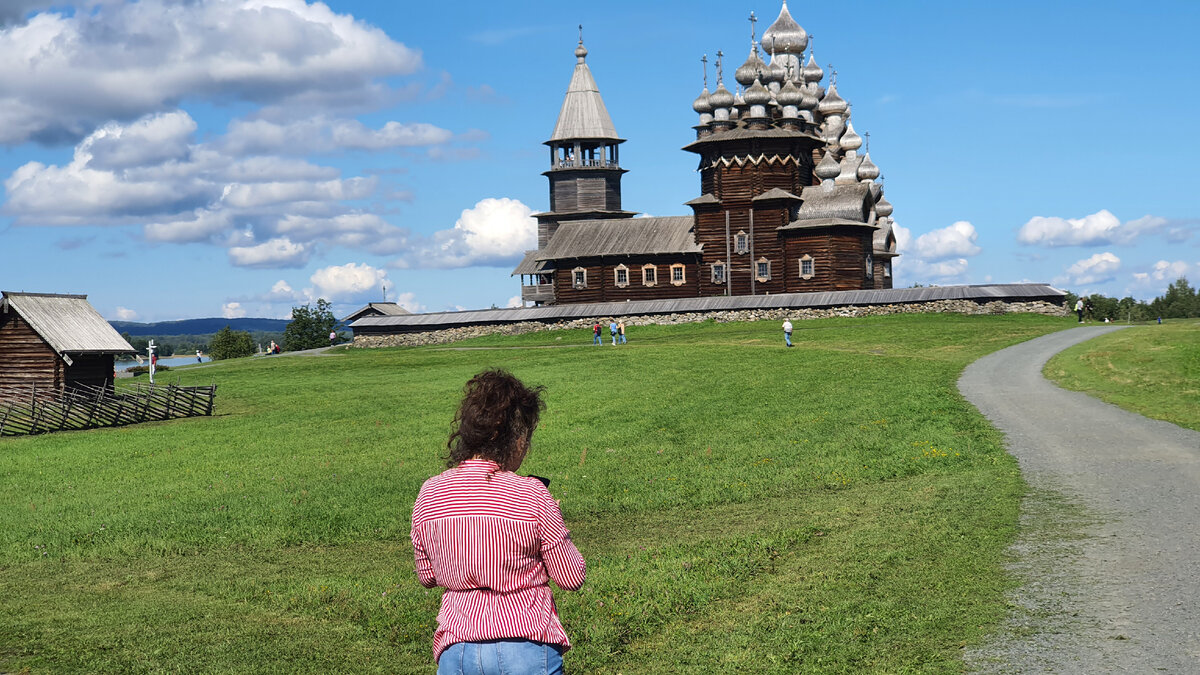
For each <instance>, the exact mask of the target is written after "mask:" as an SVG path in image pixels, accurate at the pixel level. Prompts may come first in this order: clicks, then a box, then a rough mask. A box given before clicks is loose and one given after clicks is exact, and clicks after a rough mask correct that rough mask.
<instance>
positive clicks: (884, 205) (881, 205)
mask: <svg viewBox="0 0 1200 675" xmlns="http://www.w3.org/2000/svg"><path fill="white" fill-rule="evenodd" d="M875 215H877V216H879V217H880V218H887V217H888V216H890V215H892V203H891V202H889V201H888V200H887V197H880V198H879V201H877V202H875Z"/></svg>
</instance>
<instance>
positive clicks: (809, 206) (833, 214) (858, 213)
mask: <svg viewBox="0 0 1200 675" xmlns="http://www.w3.org/2000/svg"><path fill="white" fill-rule="evenodd" d="M802 196H803V199H804V203H803V204H801V205H800V211H799V213H798V214H797V215H796V220H797V221H802V220H816V219H818V218H836V219H839V220H848V221H856V222H859V223H866V222H867V218H868V217H869V216H870V213H871V204H872V202H871V186H870V185H868V184H866V183H855V184H854V185H838V186H836V187H835V188H834V189H833V190H827V189H825V186H823V185H810V186H808V187H806V188H804V192H803V194H802Z"/></svg>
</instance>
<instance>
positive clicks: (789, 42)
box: [762, 0, 808, 55]
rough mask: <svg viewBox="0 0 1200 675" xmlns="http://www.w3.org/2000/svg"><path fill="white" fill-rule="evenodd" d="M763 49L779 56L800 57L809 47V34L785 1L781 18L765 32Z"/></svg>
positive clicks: (780, 13) (781, 10)
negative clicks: (791, 55) (792, 55)
mask: <svg viewBox="0 0 1200 675" xmlns="http://www.w3.org/2000/svg"><path fill="white" fill-rule="evenodd" d="M762 43H763V47H764V48H765V49H767V50H768V51H774V52H777V53H779V54H794V55H800V54H803V53H804V49H805V48H806V47H808V33H807V32H806V31H805V30H804V29H803V28H801V27H800V24H798V23H796V20H795V19H793V18H792V15H791V13H790V12H788V8H787V0H784V3H783V8H782V9H780V10H779V18H778V19H775V23H773V24H771V27H770V28H768V29H767V30H766V31H765V32H763V39H762Z"/></svg>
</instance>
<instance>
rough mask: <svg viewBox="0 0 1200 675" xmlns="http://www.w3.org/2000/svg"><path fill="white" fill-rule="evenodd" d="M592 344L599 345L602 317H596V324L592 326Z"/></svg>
mask: <svg viewBox="0 0 1200 675" xmlns="http://www.w3.org/2000/svg"><path fill="white" fill-rule="evenodd" d="M592 344H594V345H598V344H601V342H600V319H596V325H594V326H592Z"/></svg>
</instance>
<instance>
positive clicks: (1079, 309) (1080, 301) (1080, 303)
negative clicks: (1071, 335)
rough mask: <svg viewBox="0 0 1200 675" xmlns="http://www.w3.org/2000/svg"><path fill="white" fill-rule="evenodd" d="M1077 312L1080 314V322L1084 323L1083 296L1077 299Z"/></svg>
mask: <svg viewBox="0 0 1200 675" xmlns="http://www.w3.org/2000/svg"><path fill="white" fill-rule="evenodd" d="M1075 314H1077V315H1078V316H1079V323H1083V298H1080V299H1078V300H1076V301H1075Z"/></svg>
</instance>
